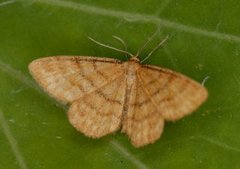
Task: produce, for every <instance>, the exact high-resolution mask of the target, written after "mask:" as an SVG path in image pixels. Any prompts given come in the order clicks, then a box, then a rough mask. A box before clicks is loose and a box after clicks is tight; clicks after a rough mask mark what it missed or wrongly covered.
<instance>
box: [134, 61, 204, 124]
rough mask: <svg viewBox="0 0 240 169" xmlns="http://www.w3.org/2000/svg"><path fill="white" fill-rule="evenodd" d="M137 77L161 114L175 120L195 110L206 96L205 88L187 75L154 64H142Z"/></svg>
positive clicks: (167, 118)
mask: <svg viewBox="0 0 240 169" xmlns="http://www.w3.org/2000/svg"><path fill="white" fill-rule="evenodd" d="M137 74H138V77H139V79H140V81H141V83H142V84H143V86H144V89H145V91H146V92H147V93H148V95H149V96H150V99H148V100H145V101H144V102H150V101H151V102H152V103H153V104H154V106H155V107H156V108H157V110H158V112H159V113H160V114H161V116H162V117H163V118H164V119H166V120H171V121H175V120H178V119H180V118H182V117H183V116H185V115H188V114H190V113H191V112H193V111H194V110H196V109H197V108H198V107H199V106H200V105H201V104H202V103H203V102H204V101H205V100H206V98H207V96H208V93H207V90H206V89H205V88H204V87H203V86H202V85H200V84H199V83H197V82H195V81H193V80H191V79H189V78H188V77H186V76H184V75H182V74H180V73H176V72H173V71H171V70H168V69H163V68H159V67H156V66H148V65H147V66H142V67H141V68H140V69H139V70H138V72H137Z"/></svg>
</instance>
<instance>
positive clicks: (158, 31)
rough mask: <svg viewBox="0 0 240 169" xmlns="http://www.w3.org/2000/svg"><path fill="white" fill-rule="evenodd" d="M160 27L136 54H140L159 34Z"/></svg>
mask: <svg viewBox="0 0 240 169" xmlns="http://www.w3.org/2000/svg"><path fill="white" fill-rule="evenodd" d="M159 30H160V29H159V28H158V29H157V30H156V32H154V33H153V34H152V36H151V37H150V38H149V39H148V40H147V42H145V43H144V44H143V46H142V47H141V48H140V49H139V50H138V52H137V54H136V56H139V54H140V53H141V52H142V50H143V49H144V48H145V47H146V46H147V45H148V44H149V43H150V42H151V41H152V40H153V38H154V37H155V36H156V35H157V34H158V32H159Z"/></svg>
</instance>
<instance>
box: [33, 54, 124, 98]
mask: <svg viewBox="0 0 240 169" xmlns="http://www.w3.org/2000/svg"><path fill="white" fill-rule="evenodd" d="M29 70H30V73H31V74H32V75H33V77H34V78H35V80H36V81H37V82H38V83H39V84H40V86H41V87H42V88H43V89H44V90H45V91H46V92H47V93H49V94H50V95H51V96H53V97H55V98H56V99H58V100H60V101H62V102H73V101H75V100H77V99H79V98H82V97H83V96H84V95H86V94H88V93H91V92H93V91H95V90H97V89H98V88H101V86H104V85H106V84H107V83H108V82H109V81H111V80H112V79H115V78H116V77H118V76H120V75H121V74H123V66H122V64H121V62H120V61H118V60H115V59H110V58H97V57H82V56H76V57H74V56H56V57H46V58H40V59H37V60H34V61H33V62H32V63H31V64H30V65H29Z"/></svg>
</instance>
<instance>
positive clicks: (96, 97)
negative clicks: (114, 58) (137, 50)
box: [68, 75, 126, 138]
mask: <svg viewBox="0 0 240 169" xmlns="http://www.w3.org/2000/svg"><path fill="white" fill-rule="evenodd" d="M125 85H126V82H125V76H124V75H123V76H121V77H119V78H118V79H115V80H113V81H111V82H109V83H108V84H107V85H105V86H103V87H101V88H99V89H98V90H96V91H94V92H92V93H90V94H88V95H86V96H84V97H83V98H81V99H79V100H76V101H74V102H73V103H72V105H71V107H70V109H69V111H68V118H69V121H70V123H71V124H72V125H73V126H74V127H75V128H76V129H77V130H78V131H81V132H82V133H84V134H85V135H87V136H89V137H93V138H99V137H102V136H104V135H106V134H109V133H112V132H114V131H116V130H117V129H119V127H120V126H121V120H122V110H123V102H124V95H125V88H126V86H125Z"/></svg>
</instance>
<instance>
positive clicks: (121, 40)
mask: <svg viewBox="0 0 240 169" xmlns="http://www.w3.org/2000/svg"><path fill="white" fill-rule="evenodd" d="M113 38H114V39H117V40H118V41H120V42H121V44H122V45H123V46H124V49H125V51H128V49H127V45H126V43H125V42H124V40H123V39H122V38H120V37H118V36H114V35H113ZM125 57H126V59H127V60H128V55H127V54H126V53H125Z"/></svg>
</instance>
